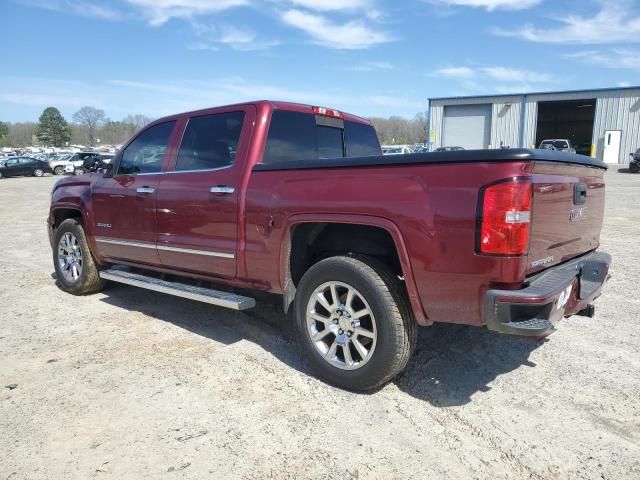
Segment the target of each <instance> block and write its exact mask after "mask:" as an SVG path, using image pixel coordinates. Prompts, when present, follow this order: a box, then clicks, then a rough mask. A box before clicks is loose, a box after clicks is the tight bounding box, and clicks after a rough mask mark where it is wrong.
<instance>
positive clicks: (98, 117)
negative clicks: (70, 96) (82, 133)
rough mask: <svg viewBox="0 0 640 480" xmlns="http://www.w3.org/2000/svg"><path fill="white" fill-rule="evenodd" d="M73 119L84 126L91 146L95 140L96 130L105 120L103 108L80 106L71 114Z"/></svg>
mask: <svg viewBox="0 0 640 480" xmlns="http://www.w3.org/2000/svg"><path fill="white" fill-rule="evenodd" d="M73 121H74V122H76V123H78V124H80V125H81V126H83V127H84V128H86V130H87V136H88V137H89V145H91V146H93V145H94V144H95V140H96V131H97V130H98V128H100V127H101V126H102V125H103V124H104V121H105V115H104V110H100V109H99V108H95V107H82V108H81V109H80V110H78V111H77V112H76V113H74V114H73Z"/></svg>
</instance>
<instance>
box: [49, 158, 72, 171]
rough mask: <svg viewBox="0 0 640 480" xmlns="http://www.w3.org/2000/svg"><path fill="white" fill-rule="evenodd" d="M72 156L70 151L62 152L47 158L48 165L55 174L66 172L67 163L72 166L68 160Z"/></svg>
mask: <svg viewBox="0 0 640 480" xmlns="http://www.w3.org/2000/svg"><path fill="white" fill-rule="evenodd" d="M72 156H73V154H72V153H64V154H61V155H58V156H56V157H54V158H53V159H51V160H49V166H50V167H51V169H52V170H53V173H54V174H55V175H63V174H64V173H66V171H65V169H66V167H67V166H69V165H71V166H73V164H72V163H71V162H70V160H71V157H72ZM72 171H73V170H72Z"/></svg>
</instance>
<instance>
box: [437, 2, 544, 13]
mask: <svg viewBox="0 0 640 480" xmlns="http://www.w3.org/2000/svg"><path fill="white" fill-rule="evenodd" d="M427 1H428V2H429V3H433V4H436V5H444V6H447V7H475V8H484V9H486V10H487V11H489V12H491V11H494V10H526V9H528V8H531V7H535V6H536V5H539V4H540V3H542V1H543V0H427Z"/></svg>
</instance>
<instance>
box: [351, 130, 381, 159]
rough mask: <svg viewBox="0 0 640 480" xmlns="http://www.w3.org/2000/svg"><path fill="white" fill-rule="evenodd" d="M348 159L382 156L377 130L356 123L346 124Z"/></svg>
mask: <svg viewBox="0 0 640 480" xmlns="http://www.w3.org/2000/svg"><path fill="white" fill-rule="evenodd" d="M344 137H345V142H346V147H347V157H369V156H372V155H381V154H382V151H381V149H380V142H379V141H378V135H377V134H376V130H375V128H373V127H372V126H370V125H364V124H362V123H356V122H344Z"/></svg>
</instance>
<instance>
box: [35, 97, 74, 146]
mask: <svg viewBox="0 0 640 480" xmlns="http://www.w3.org/2000/svg"><path fill="white" fill-rule="evenodd" d="M36 137H38V140H40V141H41V142H42V143H43V144H45V145H49V146H54V147H62V146H63V145H64V144H65V143H66V142H68V141H69V140H70V139H71V128H70V127H69V124H68V123H67V121H66V120H65V119H64V117H63V116H62V114H61V113H60V111H59V110H58V109H57V108H55V107H47V108H45V109H44V112H42V115H40V119H39V123H38V127H37V128H36Z"/></svg>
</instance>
